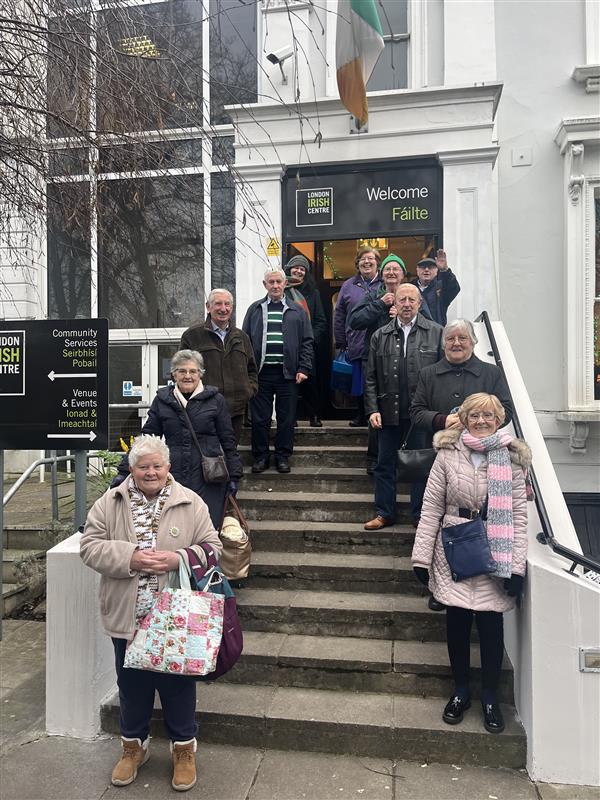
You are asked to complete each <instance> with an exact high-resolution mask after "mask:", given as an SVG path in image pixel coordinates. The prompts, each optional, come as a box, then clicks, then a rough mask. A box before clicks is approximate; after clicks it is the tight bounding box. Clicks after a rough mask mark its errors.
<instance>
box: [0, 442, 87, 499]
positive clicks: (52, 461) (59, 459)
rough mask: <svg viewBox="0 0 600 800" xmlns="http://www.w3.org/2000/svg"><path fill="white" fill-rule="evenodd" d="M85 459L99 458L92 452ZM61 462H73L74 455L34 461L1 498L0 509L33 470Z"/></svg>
mask: <svg viewBox="0 0 600 800" xmlns="http://www.w3.org/2000/svg"><path fill="white" fill-rule="evenodd" d="M86 457H87V460H88V461H89V459H90V458H99V456H98V453H97V451H92V452H89V453H86ZM63 461H75V455H68V456H49V457H48V458H38V459H37V460H36V461H34V462H33V463H31V464H30V465H29V466H28V467H27V469H26V470H25V471H24V472H23V474H22V475H20V476H19V477H18V478H17V480H16V481H15V482H14V483H13V485H12V486H11V487H10V489H9V490H8V492H7V493H6V494H5V495H4V497H3V498H2V507H3V508H4V506H6V505H7V503H8V502H9V500H12V498H13V497H14V496H15V495H16V493H17V492H18V491H19V489H20V488H21V486H23V484H24V483H25V481H27V480H28V479H29V478H30V477H31V475H32V474H33V473H34V472H35V470H36V469H37V468H38V467H41V466H43V465H44V464H52V465H55V464H58V463H59V462H63Z"/></svg>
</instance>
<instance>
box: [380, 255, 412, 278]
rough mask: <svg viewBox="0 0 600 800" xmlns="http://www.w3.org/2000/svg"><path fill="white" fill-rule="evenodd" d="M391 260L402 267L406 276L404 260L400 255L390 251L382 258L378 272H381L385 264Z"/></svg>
mask: <svg viewBox="0 0 600 800" xmlns="http://www.w3.org/2000/svg"><path fill="white" fill-rule="evenodd" d="M392 262H395V263H396V264H399V265H400V266H401V267H402V269H403V270H404V276H405V277H406V275H407V274H408V270H407V269H406V267H405V266H404V261H402V259H401V258H400V256H397V255H395V254H394V253H390V254H389V256H386V257H385V258H384V259H383V261H382V262H381V266H380V267H379V270H380V272H383V268H384V267H385V265H386V264H390V263H392Z"/></svg>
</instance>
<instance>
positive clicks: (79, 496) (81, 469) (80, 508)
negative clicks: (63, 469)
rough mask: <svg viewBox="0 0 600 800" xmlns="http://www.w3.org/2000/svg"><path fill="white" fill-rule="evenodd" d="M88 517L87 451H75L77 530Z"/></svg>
mask: <svg viewBox="0 0 600 800" xmlns="http://www.w3.org/2000/svg"><path fill="white" fill-rule="evenodd" d="M86 516H87V451H86V450H75V530H79V528H80V527H81V526H82V525H83V523H84V522H85V518H86Z"/></svg>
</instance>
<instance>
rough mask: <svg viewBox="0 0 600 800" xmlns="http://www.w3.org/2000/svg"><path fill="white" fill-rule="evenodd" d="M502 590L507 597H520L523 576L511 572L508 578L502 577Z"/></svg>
mask: <svg viewBox="0 0 600 800" xmlns="http://www.w3.org/2000/svg"><path fill="white" fill-rule="evenodd" d="M504 590H505V591H506V594H507V595H508V596H509V597H520V596H521V592H522V591H523V576H522V575H514V574H513V575H511V576H510V578H504Z"/></svg>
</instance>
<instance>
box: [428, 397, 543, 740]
mask: <svg viewBox="0 0 600 800" xmlns="http://www.w3.org/2000/svg"><path fill="white" fill-rule="evenodd" d="M459 418H460V422H461V423H462V426H461V428H460V429H459V428H450V429H448V430H444V431H439V432H438V433H436V434H435V436H434V438H433V445H434V447H435V448H436V450H437V451H438V454H437V458H436V460H435V462H434V464H433V467H432V469H431V473H430V475H429V480H428V482H427V488H426V489H425V496H424V499H423V510H422V512H421V520H420V522H419V527H418V528H417V533H416V536H415V544H414V547H413V552H412V565H413V569H414V571H415V574H416V575H417V578H418V579H419V580H420V581H421V583H423V584H425V585H428V586H429V589H430V591H431V592H432V594H433V596H434V597H435V599H436V600H438V601H440V602H441V603H444V604H445V605H446V606H447V608H446V636H447V643H448V655H449V658H450V665H451V668H452V675H453V678H454V683H455V686H454V691H453V693H452V697H451V698H450V700H449V701H448V703H447V704H446V707H445V708H444V712H443V715H442V718H443V720H444V722H446V723H448V724H449V725H456V724H458V723H459V722H461V721H462V719H463V714H464V712H465V711H466V710H467V709H468V708H469V707H470V705H471V700H470V689H469V656H470V635H471V625H472V621H473V617H475V624H476V625H477V630H478V633H479V641H480V650H481V679H482V690H481V704H482V710H483V722H484V726H485V729H486V730H487V731H489V733H501V732H502V731H503V730H504V720H503V718H502V713H501V711H500V706H499V704H498V698H497V689H498V683H499V680H500V670H501V666H502V658H503V654H504V632H503V619H502V613H503V612H504V611H510V610H511V609H513V608H514V607H515V604H516V598H517V597H518V596H519V595H520V593H521V590H522V586H523V576H524V575H525V567H526V560H527V496H526V488H525V476H526V471H527V468H528V467H529V465H530V463H531V451H530V449H529V447H528V445H527V444H526V443H525V442H523V441H522V440H520V439H515V438H514V437H512V436H511V435H510V434H508V433H505V432H498V428H499V427H500V425H502V423H503V421H504V409H503V407H502V404H501V403H500V401H499V400H498V398H497V397H495V396H494V395H490V394H486V393H484V392H478V393H477V394H472V395H470V396H469V397H467V398H466V399H465V401H464V402H463V404H462V406H461V408H460V410H459ZM463 426H464V427H463ZM486 496H487V497H488V511H487V522H486V524H485V526H486V533H487V537H488V542H489V544H490V549H491V552H492V556H493V558H494V560H495V561H496V565H497V568H496V571H495V572H494V573H493V574H492V575H478V576H476V577H473V578H467V579H465V580H462V581H460V582H457V583H455V582H454V581H453V579H452V574H451V571H450V567H449V566H448V562H447V560H446V556H445V554H444V547H443V544H442V536H441V528H442V527H446V526H448V525H458V524H460V523H463V522H465V521H466V520H467V519H470V518H471V516H472V512H473V511H477V510H478V509H480V508H481V507H482V505H483V503H484V501H485V498H486Z"/></svg>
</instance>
